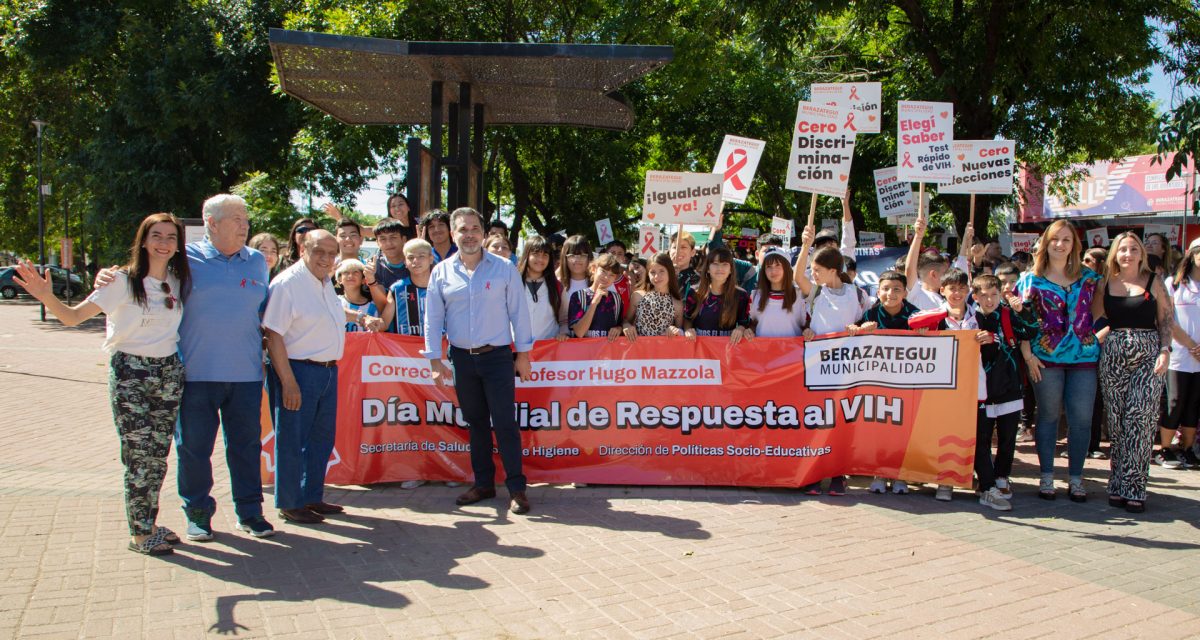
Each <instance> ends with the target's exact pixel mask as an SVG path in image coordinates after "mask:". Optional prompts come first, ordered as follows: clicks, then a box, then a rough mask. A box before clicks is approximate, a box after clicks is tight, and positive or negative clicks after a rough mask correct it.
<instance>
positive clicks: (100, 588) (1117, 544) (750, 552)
mask: <svg viewBox="0 0 1200 640" xmlns="http://www.w3.org/2000/svg"><path fill="white" fill-rule="evenodd" d="M36 317H37V307H35V306H31V305H29V304H22V303H15V304H14V303H5V304H0V447H2V450H3V451H4V457H3V458H2V459H0V637H10V636H11V637H21V638H38V637H45V638H73V637H89V638H91V637H109V636H122V637H147V638H201V637H209V636H214V637H215V636H217V635H219V634H220V635H227V636H232V637H240V638H347V639H350V638H391V637H466V638H476V637H479V638H492V637H504V638H555V637H564V636H570V637H596V638H621V637H634V638H659V637H679V638H685V637H686V638H694V637H747V638H757V637H812V638H843V637H845V638H876V637H889V638H896V637H901V638H909V637H915V638H923V637H929V638H933V637H937V638H943V637H946V638H977V637H985V636H987V637H1006V638H1009V637H1011V638H1025V637H1028V638H1032V637H1043V636H1050V635H1053V636H1054V637H1055V638H1091V637H1100V638H1106V637H1111V638H1126V637H1139V636H1153V637H1155V638H1174V637H1180V638H1183V637H1196V636H1200V595H1197V590H1196V588H1195V586H1194V583H1195V580H1196V576H1197V575H1198V574H1200V553H1198V552H1197V549H1198V548H1200V535H1198V533H1197V530H1196V526H1197V523H1198V522H1200V502H1197V500H1196V498H1195V497H1194V496H1195V495H1196V494H1195V489H1196V487H1197V485H1200V472H1188V471H1176V472H1166V471H1161V470H1159V469H1157V468H1155V469H1154V470H1153V471H1152V474H1153V478H1152V487H1151V492H1152V498H1151V499H1152V501H1151V502H1150V505H1149V511H1148V512H1147V513H1146V514H1144V515H1143V516H1142V517H1139V518H1131V517H1127V514H1125V513H1124V512H1123V511H1116V510H1113V509H1109V508H1108V507H1107V506H1106V505H1105V504H1104V501H1103V499H1102V498H1103V485H1102V484H1101V483H1100V479H1101V478H1103V477H1104V471H1103V470H1104V467H1103V465H1104V464H1106V463H1103V462H1098V461H1090V462H1089V464H1088V467H1089V471H1088V474H1089V476H1090V477H1091V478H1094V479H1095V481H1093V482H1090V483H1089V485H1090V486H1089V489H1090V491H1091V495H1092V501H1091V502H1089V503H1087V504H1085V505H1078V504H1073V503H1071V502H1069V501H1067V500H1065V499H1062V500H1059V501H1057V502H1053V503H1047V502H1043V501H1040V500H1037V499H1036V498H1035V497H1034V496H1033V491H1034V489H1035V484H1034V482H1033V481H1032V480H1031V478H1032V477H1033V475H1034V471H1035V468H1034V467H1033V466H1032V463H1033V455H1032V450H1031V449H1030V448H1028V447H1027V446H1026V447H1023V449H1022V452H1021V454H1020V464H1021V466H1020V469H1019V470H1018V474H1020V475H1022V476H1023V478H1024V479H1023V481H1019V483H1018V487H1017V490H1018V496H1017V499H1016V509H1015V510H1014V511H1012V512H1011V513H1007V514H1001V513H996V512H990V511H988V512H984V511H982V510H981V508H980V507H978V506H977V505H976V504H975V501H974V500H973V499H971V498H970V496H968V495H967V494H966V493H965V492H958V493H957V494H956V499H955V501H954V502H952V503H949V504H946V503H939V502H937V501H935V500H933V499H932V497H931V495H930V493H929V492H925V493H922V494H919V495H910V496H892V495H884V496H874V495H868V494H866V493H864V492H863V487H862V486H858V487H857V488H856V490H855V491H854V492H853V493H852V494H851V495H850V496H847V497H844V498H819V499H814V498H807V497H802V496H798V495H797V494H796V493H795V492H789V491H779V490H753V489H727V488H707V489H706V488H638V487H588V488H581V489H570V488H566V487H556V486H538V487H533V488H531V492H530V493H531V496H530V497H531V498H532V499H533V500H534V506H535V509H536V510H535V511H534V513H533V514H532V515H530V516H528V517H519V516H510V515H509V514H508V513H507V510H506V509H505V508H504V507H503V503H502V502H500V501H496V502H493V503H491V504H488V503H483V504H481V505H475V506H471V507H467V508H456V507H455V506H454V505H453V497H454V495H456V493H457V492H458V491H459V490H457V489H450V488H446V487H443V486H427V487H421V488H419V489H416V490H413V491H404V490H401V489H399V488H398V487H397V486H394V485H386V486H375V487H338V488H334V489H332V490H331V491H330V492H329V497H330V499H331V500H333V501H338V502H342V503H344V504H345V505H347V507H348V515H346V516H345V517H344V518H339V519H336V520H331V521H330V522H329V523H328V524H327V525H326V526H321V527H312V528H301V527H296V526H289V525H286V524H281V523H279V522H278V521H277V519H276V518H273V520H276V525H277V526H279V528H280V529H281V533H280V534H279V535H277V536H276V537H275V538H272V539H270V540H261V541H260V540H255V539H252V538H249V537H247V536H245V535H243V534H240V533H237V532H235V531H234V530H233V524H234V520H233V516H232V509H231V508H230V507H229V497H228V491H229V488H228V479H227V477H222V474H224V472H225V471H224V464H223V462H217V463H215V467H216V469H217V488H216V498H217V500H218V501H219V503H220V509H219V510H218V513H217V515H216V517H215V519H214V523H215V525H216V526H217V529H218V538H217V540H216V541H215V542H212V543H208V544H185V545H182V546H181V547H180V548H179V549H178V550H177V551H176V554H175V555H174V556H172V557H169V558H167V559H151V558H145V557H142V556H138V555H135V554H133V553H130V552H129V551H127V550H125V548H124V545H125V541H126V536H125V520H124V514H123V509H122V502H121V485H120V464H119V460H118V459H117V443H116V438H115V437H114V433H113V427H112V423H111V420H110V417H109V414H108V407H107V390H106V387H105V376H106V369H105V358H104V355H103V354H102V353H101V352H100V351H99V350H98V346H99V343H100V340H101V336H102V333H103V327H102V325H100V324H99V323H92V324H90V325H89V326H86V327H84V328H81V329H73V330H64V329H62V328H61V327H59V326H57V325H55V324H50V323H48V324H46V325H41V324H39V323H37V322H36ZM215 458H216V459H217V460H218V461H220V460H221V459H222V453H221V452H220V450H219V444H218V452H217V455H216V456H215ZM173 464H174V461H173V460H172V465H173ZM269 499H270V498H269V496H268V500H269ZM178 504H179V503H178V499H177V497H176V496H175V483H174V478H173V476H172V477H169V478H168V481H167V484H166V486H165V487H164V489H163V500H162V515H161V516H160V521H161V522H163V523H164V524H167V525H168V526H171V527H173V528H175V529H176V530H181V529H182V528H183V523H184V520H183V515H182V513H181V512H180V511H179V509H178Z"/></svg>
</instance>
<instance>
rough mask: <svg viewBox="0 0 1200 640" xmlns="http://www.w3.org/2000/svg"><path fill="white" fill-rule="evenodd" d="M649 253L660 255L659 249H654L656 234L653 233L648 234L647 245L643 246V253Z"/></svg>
mask: <svg viewBox="0 0 1200 640" xmlns="http://www.w3.org/2000/svg"><path fill="white" fill-rule="evenodd" d="M647 251H649V252H650V253H658V249H655V248H654V234H653V233H647V234H646V244H644V245H642V253H646V252H647Z"/></svg>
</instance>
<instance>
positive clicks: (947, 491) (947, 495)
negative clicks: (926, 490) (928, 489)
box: [933, 484, 954, 502]
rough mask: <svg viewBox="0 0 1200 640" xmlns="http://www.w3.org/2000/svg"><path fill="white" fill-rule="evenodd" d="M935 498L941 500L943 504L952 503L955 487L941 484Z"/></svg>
mask: <svg viewBox="0 0 1200 640" xmlns="http://www.w3.org/2000/svg"><path fill="white" fill-rule="evenodd" d="M933 497H934V498H935V499H937V500H941V501H942V502H950V501H951V500H953V499H954V487H951V486H950V485H948V484H939V485H938V488H937V493H935V494H934V495H933Z"/></svg>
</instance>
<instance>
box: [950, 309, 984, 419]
mask: <svg viewBox="0 0 1200 640" xmlns="http://www.w3.org/2000/svg"><path fill="white" fill-rule="evenodd" d="M942 309H943V310H944V311H945V312H946V317H945V318H942V321H941V322H939V323H938V329H940V330H947V331H979V321H978V320H976V319H975V309H974V306H973V305H970V304H968V305H967V308H966V310H965V312H964V313H963V317H962V320H955V319H954V316H953V315H952V314H951V313H950V303H949V302H947V303H945V304H943V305H942ZM977 387H978V388H977V391H976V398H977V399H978V400H979V401H980V402H983V401H984V400H987V397H988V394H987V375H986V374H985V373H984V370H983V363H982V361H981V362H980V365H979V380H978V385H977Z"/></svg>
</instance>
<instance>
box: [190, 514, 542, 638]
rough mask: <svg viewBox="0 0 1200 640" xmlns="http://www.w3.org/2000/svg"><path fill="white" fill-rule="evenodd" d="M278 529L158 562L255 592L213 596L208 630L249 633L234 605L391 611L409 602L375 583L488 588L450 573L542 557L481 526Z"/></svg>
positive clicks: (340, 519)
mask: <svg viewBox="0 0 1200 640" xmlns="http://www.w3.org/2000/svg"><path fill="white" fill-rule="evenodd" d="M276 524H277V525H279V524H280V523H278V522H277V523H276ZM280 528H281V531H280V532H279V533H277V534H276V535H275V537H273V538H270V539H267V540H255V539H252V538H249V537H247V536H246V535H245V534H241V533H237V532H228V533H226V532H222V533H220V534H219V537H218V538H217V540H216V541H215V542H211V543H188V544H185V545H183V546H181V547H179V548H178V551H177V553H176V554H174V555H173V556H168V557H167V558H166V561H167V562H172V563H174V564H177V565H179V566H180V567H183V568H186V569H190V570H195V571H198V572H201V573H205V574H207V575H209V576H211V577H213V578H215V579H218V580H221V581H224V582H231V583H236V584H241V585H243V586H245V587H247V588H249V589H254V590H256V591H259V592H260V593H256V594H239V595H228V596H219V597H218V598H217V602H216V615H217V622H216V623H214V624H213V625H212V627H211V628H210V629H209V631H210V632H213V633H222V634H237V633H239V632H241V631H249V630H250V629H249V628H248V627H247V626H246V625H244V624H241V623H239V622H238V620H237V617H236V615H235V609H236V607H237V605H238V603H240V602H249V601H254V602H260V603H261V602H297V603H302V602H311V601H314V600H318V599H331V600H338V601H343V602H350V603H355V604H363V605H367V606H370V607H380V608H386V609H398V608H402V607H405V606H408V605H409V604H410V603H411V600H410V599H409V598H408V597H406V596H405V595H403V594H401V593H398V592H397V591H394V590H391V589H388V588H385V587H383V586H377V585H380V584H386V583H394V582H405V581H413V580H419V581H424V582H428V583H429V584H431V585H434V586H437V587H439V588H445V589H460V590H473V589H483V588H485V587H487V586H489V583H488V582H487V581H485V580H482V579H480V578H477V577H474V576H465V575H452V574H451V571H453V570H454V569H455V567H457V566H458V564H459V563H458V560H459V559H461V558H466V557H470V556H473V555H476V554H480V553H494V554H496V555H500V556H506V557H513V558H537V557H540V556H542V555H543V554H544V552H543V551H542V550H540V549H535V548H532V547H524V546H515V545H505V544H501V542H500V539H499V537H498V536H497V535H496V534H495V533H493V532H492V531H489V530H488V529H486V528H484V523H482V522H456V523H455V524H454V525H453V526H440V525H426V524H414V523H410V522H403V521H396V520H387V519H382V518H375V517H371V516H364V515H358V514H345V515H342V516H334V517H332V518H329V519H327V520H326V521H325V523H323V524H320V525H314V526H312V527H311V529H312V531H313V532H320V533H321V534H323V536H333V537H336V538H338V539H337V540H329V539H325V538H324V537H323V538H315V537H310V536H308V535H304V532H305V529H306V528H302V527H299V526H296V525H291V524H283V525H282V526H281V527H280ZM309 631H319V630H309Z"/></svg>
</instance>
